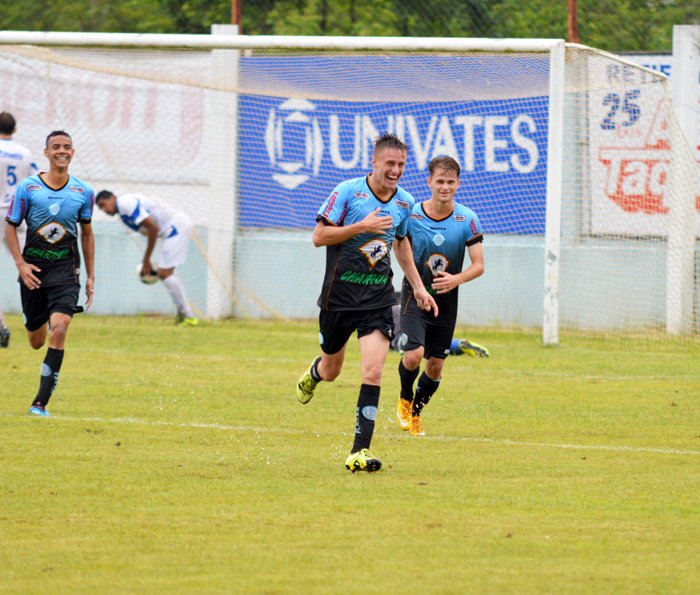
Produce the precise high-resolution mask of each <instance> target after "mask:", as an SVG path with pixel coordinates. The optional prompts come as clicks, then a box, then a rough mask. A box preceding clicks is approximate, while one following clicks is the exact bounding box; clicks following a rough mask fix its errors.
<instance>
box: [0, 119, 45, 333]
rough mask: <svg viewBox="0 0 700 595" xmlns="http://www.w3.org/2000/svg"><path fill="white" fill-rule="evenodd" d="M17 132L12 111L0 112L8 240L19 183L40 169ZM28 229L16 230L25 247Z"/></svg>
mask: <svg viewBox="0 0 700 595" xmlns="http://www.w3.org/2000/svg"><path fill="white" fill-rule="evenodd" d="M15 132H17V122H16V121H15V119H14V117H13V116H12V114H10V113H9V112H2V113H0V243H2V242H3V241H5V223H4V222H5V217H6V215H7V210H8V209H9V207H10V202H11V201H12V197H13V196H14V195H15V188H17V184H19V183H20V182H21V181H22V180H24V178H26V177H28V176H31V175H33V174H36V173H37V172H38V171H39V170H38V169H37V167H36V163H34V159H33V157H32V153H31V151H30V150H29V149H27V148H26V147H24V146H22V145H20V144H19V143H18V142H17V141H16V140H14V139H13V138H12V135H13V134H14V133H15ZM25 231H26V225H22V226H21V227H20V228H18V230H17V232H18V234H19V235H18V237H19V242H20V246H21V247H24V236H25ZM9 344H10V329H8V328H7V326H6V325H5V318H4V317H3V314H2V305H0V347H7V346H8V345H9Z"/></svg>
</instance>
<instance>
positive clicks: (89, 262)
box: [80, 223, 95, 312]
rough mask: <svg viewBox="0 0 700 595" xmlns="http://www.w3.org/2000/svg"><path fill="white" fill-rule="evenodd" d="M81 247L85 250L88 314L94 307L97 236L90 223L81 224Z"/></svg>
mask: <svg viewBox="0 0 700 595" xmlns="http://www.w3.org/2000/svg"><path fill="white" fill-rule="evenodd" d="M80 245H81V246H82V248H83V259H84V260H85V274H86V275H87V280H86V281H85V295H86V296H87V301H86V302H85V311H86V312H87V311H88V310H89V309H90V306H91V305H92V298H93V296H94V295H95V234H93V233H92V225H91V224H90V223H81V224H80Z"/></svg>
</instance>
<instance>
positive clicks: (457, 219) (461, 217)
mask: <svg viewBox="0 0 700 595" xmlns="http://www.w3.org/2000/svg"><path fill="white" fill-rule="evenodd" d="M452 219H453V220H454V221H466V220H467V218H466V217H465V216H464V215H455V216H454V217H452Z"/></svg>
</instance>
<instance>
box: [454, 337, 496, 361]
mask: <svg viewBox="0 0 700 595" xmlns="http://www.w3.org/2000/svg"><path fill="white" fill-rule="evenodd" d="M459 348H460V349H461V350H462V351H463V352H464V353H466V354H467V355H471V356H472V357H489V355H490V354H489V350H488V349H486V347H482V346H481V345H479V344H478V343H470V342H469V341H467V340H466V339H462V340H461V341H460V342H459Z"/></svg>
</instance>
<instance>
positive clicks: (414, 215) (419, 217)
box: [410, 213, 423, 220]
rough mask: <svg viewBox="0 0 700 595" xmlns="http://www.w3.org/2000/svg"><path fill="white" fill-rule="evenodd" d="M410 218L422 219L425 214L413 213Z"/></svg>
mask: <svg viewBox="0 0 700 595" xmlns="http://www.w3.org/2000/svg"><path fill="white" fill-rule="evenodd" d="M410 218H411V219H421V220H422V219H423V215H421V214H420V213H411V215H410Z"/></svg>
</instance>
